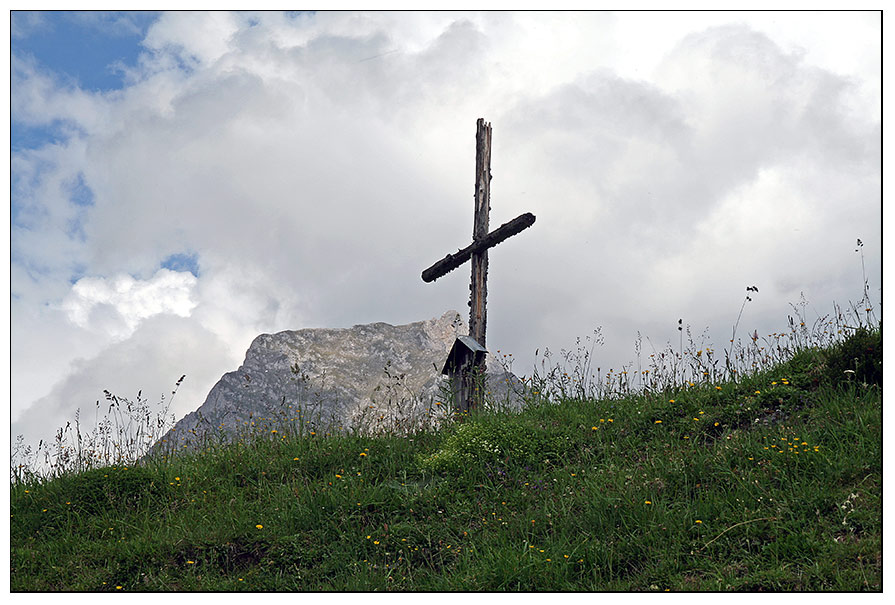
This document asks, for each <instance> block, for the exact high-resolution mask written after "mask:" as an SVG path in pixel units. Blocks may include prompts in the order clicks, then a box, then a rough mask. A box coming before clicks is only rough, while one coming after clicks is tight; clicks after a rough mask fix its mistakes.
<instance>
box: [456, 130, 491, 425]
mask: <svg viewBox="0 0 895 605" xmlns="http://www.w3.org/2000/svg"><path fill="white" fill-rule="evenodd" d="M490 210H491V124H490V123H488V122H485V119H484V118H479V119H478V121H477V122H476V135H475V216H474V218H473V224H472V241H473V243H475V242H478V241H481V240H482V239H484V238H485V237H486V236H487V235H488V218H489V214H490ZM470 261H471V263H472V282H471V283H470V285H469V289H470V296H469V335H470V336H471V337H472V338H474V339H475V341H476V342H478V343H479V344H480V345H481V346H482V347H483V348H484V347H485V346H486V345H485V324H486V322H487V311H486V307H485V303H486V298H487V296H488V248H487V247H486V248H484V249H482V250H481V251H480V252H475V253H473V254H472V257H471V259H470ZM484 377H485V359H484V357H483V358H482V360H481V362H480V363H479V364H470V366H469V367H468V368H467V370H466V371H465V372H464V377H463V378H464V382H465V383H466V384H467V385H468V391H467V398H466V401H464V402H463V403H461V406H462V407H466V408H467V409H474V408H477V407H478V406H479V403H480V402H481V401H482V396H483V395H484V393H481V392H479V391H478V389H479V388H481V384H482V381H483V380H484ZM477 387H478V388H477ZM462 407H461V409H462Z"/></svg>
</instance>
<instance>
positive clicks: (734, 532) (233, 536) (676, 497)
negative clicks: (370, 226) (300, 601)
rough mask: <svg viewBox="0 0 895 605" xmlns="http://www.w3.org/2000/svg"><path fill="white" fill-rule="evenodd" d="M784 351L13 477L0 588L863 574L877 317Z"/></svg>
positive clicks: (566, 378) (564, 377)
mask: <svg viewBox="0 0 895 605" xmlns="http://www.w3.org/2000/svg"><path fill="white" fill-rule="evenodd" d="M708 354H709V353H704V352H702V349H700V351H699V354H698V355H697V354H696V352H695V351H694V352H693V354H692V355H691V358H692V359H693V360H697V359H702V360H704V359H705V357H706V356H707V355H708ZM789 357H790V358H789V359H788V360H787V361H784V362H782V363H774V364H769V365H767V366H766V367H764V369H761V370H759V371H755V372H752V373H751V374H750V373H747V372H742V373H741V374H749V375H747V376H739V377H738V378H737V379H736V380H730V379H728V380H725V381H717V380H713V379H712V377H711V376H709V375H708V373H707V372H703V373H702V376H703V379H702V380H699V381H696V379H695V378H693V379H683V380H677V382H676V383H674V381H672V380H666V381H665V382H664V383H663V384H662V385H661V388H658V387H656V385H655V384H652V386H650V385H649V384H647V385H646V386H645V388H642V389H638V390H637V392H636V393H635V392H630V393H613V394H606V393H602V394H601V396H594V395H593V394H592V393H591V394H590V395H589V394H588V393H587V392H586V391H582V390H581V383H580V382H578V374H576V371H577V372H579V373H580V372H581V371H582V367H581V366H580V365H579V366H577V367H576V368H572V369H571V371H564V372H559V371H557V372H554V373H553V374H552V375H550V374H545V375H543V376H541V383H540V384H539V385H536V389H535V390H537V394H536V395H532V401H530V403H529V405H528V406H527V407H526V408H525V409H524V410H523V411H521V412H518V413H501V412H494V411H492V412H482V413H477V414H474V415H472V416H470V417H467V418H465V419H464V420H463V421H462V422H457V423H453V424H450V425H448V426H446V427H443V428H441V429H439V430H433V431H428V432H418V433H414V434H411V435H404V436H398V435H380V436H363V435H333V436H322V435H316V434H309V433H307V432H305V433H298V432H296V431H294V430H293V431H285V430H284V431H275V430H274V429H269V427H268V428H265V429H263V430H261V429H259V430H256V431H255V432H248V433H246V434H245V435H244V436H243V438H242V439H240V440H239V441H238V442H236V443H232V444H229V445H227V444H217V445H209V447H208V448H206V449H205V450H204V451H203V452H201V453H195V454H183V455H180V456H174V457H171V458H170V459H158V460H155V461H151V462H147V463H145V464H141V465H137V466H132V465H131V466H128V465H124V464H119V465H115V466H111V467H104V468H90V469H88V470H85V471H81V472H69V473H59V476H55V477H54V478H53V479H52V480H39V479H37V478H36V477H34V476H27V477H20V478H19V480H17V481H14V482H13V483H12V485H11V520H10V527H11V532H10V533H11V588H12V590H13V591H57V590H66V591H112V592H115V591H199V590H202V591H272V590H276V591H293V590H341V591H345V590H361V591H368V590H404V591H430V590H435V591H483V590H488V591H497V590H501V591H503V590H526V591H536V590H544V591H547V590H550V591H573V590H574V591H650V590H652V591H665V590H672V591H707V590H712V591H713V590H740V591H756V590H794V591H806V590H810V591H853V590H855V591H857V590H870V591H878V590H881V584H882V561H881V558H882V546H881V542H882V529H881V527H882V505H881V496H882V456H881V448H882V423H881V407H882V388H881V384H882V374H881V357H882V344H881V330H880V329H877V330H874V331H868V330H864V329H861V330H858V331H857V332H856V333H855V334H854V335H853V336H852V337H850V338H849V339H847V340H845V341H843V342H836V343H832V344H831V345H830V346H827V347H825V348H816V347H801V348H800V349H799V351H798V353H796V354H795V356H789ZM728 359H729V358H728ZM578 361H581V360H580V359H579V360H578ZM700 363H702V361H700ZM693 367H696V366H695V365H694V366H693ZM646 372H648V371H644V370H642V369H641V370H640V374H641V376H646V375H647V373H646ZM696 374H699V373H698V372H697V373H696ZM582 375H583V374H582ZM736 376H737V374H736V373H735V372H733V373H731V374H730V377H736ZM610 378H611V377H610ZM673 383H674V384H673ZM576 388H578V390H577V391H576Z"/></svg>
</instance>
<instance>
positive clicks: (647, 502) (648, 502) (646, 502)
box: [643, 500, 652, 504]
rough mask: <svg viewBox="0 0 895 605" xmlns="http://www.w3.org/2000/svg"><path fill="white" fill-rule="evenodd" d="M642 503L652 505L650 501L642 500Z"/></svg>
mask: <svg viewBox="0 0 895 605" xmlns="http://www.w3.org/2000/svg"><path fill="white" fill-rule="evenodd" d="M643 503H644V504H652V501H651V500H644V501H643Z"/></svg>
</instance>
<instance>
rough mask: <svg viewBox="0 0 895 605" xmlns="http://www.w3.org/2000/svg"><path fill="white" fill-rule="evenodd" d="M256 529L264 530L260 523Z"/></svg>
mask: <svg viewBox="0 0 895 605" xmlns="http://www.w3.org/2000/svg"><path fill="white" fill-rule="evenodd" d="M255 527H257V528H258V529H264V526H263V525H261V524H260V523H259V524H258V525H256V526H255Z"/></svg>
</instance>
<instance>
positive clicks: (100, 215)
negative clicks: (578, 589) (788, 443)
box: [10, 12, 882, 441]
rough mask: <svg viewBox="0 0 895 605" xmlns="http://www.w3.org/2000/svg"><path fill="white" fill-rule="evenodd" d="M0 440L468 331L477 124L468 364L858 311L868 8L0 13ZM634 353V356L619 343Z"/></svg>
mask: <svg viewBox="0 0 895 605" xmlns="http://www.w3.org/2000/svg"><path fill="white" fill-rule="evenodd" d="M10 27H11V30H10V35H11V54H12V56H11V96H10V102H11V116H12V122H11V179H12V182H11V192H12V193H11V228H10V237H11V246H10V251H11V259H10V272H11V298H10V305H11V362H10V369H11V395H12V397H11V420H12V434H13V435H18V434H24V435H25V436H26V437H27V438H28V439H29V440H33V441H36V440H37V439H38V438H47V437H51V436H52V434H53V432H54V431H55V429H56V428H57V427H59V426H62V425H63V424H64V423H65V421H66V420H70V419H73V417H74V414H75V410H76V409H77V408H79V407H80V408H81V409H82V410H84V411H90V412H91V415H92V411H93V403H94V402H95V401H96V400H97V399H102V397H103V395H102V392H103V389H109V390H110V391H112V392H113V393H116V394H120V395H124V396H130V397H133V396H134V395H136V392H137V391H138V390H141V389H142V391H143V393H144V394H147V395H148V396H149V397H150V398H152V399H157V398H158V396H160V395H161V394H162V393H169V392H170V390H171V388H172V387H173V384H174V382H175V381H176V380H177V379H178V378H179V377H180V376H181V375H182V374H186V376H187V378H186V380H185V381H184V383H183V386H182V387H181V389H180V391H179V392H178V395H177V398H176V400H175V406H174V410H175V412H176V414H177V417H178V418H179V417H181V416H182V415H183V414H185V413H186V412H189V411H192V410H194V409H195V408H196V407H198V406H199V405H200V404H201V403H202V402H203V401H204V399H205V396H206V395H207V393H208V391H209V389H210V388H211V387H212V385H213V384H214V383H215V382H216V381H217V380H218V379H219V378H220V377H221V375H222V374H224V373H225V372H228V371H231V370H234V369H236V368H237V367H238V365H239V364H240V363H241V362H242V360H243V358H244V355H245V351H246V349H247V348H248V346H249V344H250V343H251V341H252V339H253V338H254V337H256V336H257V335H259V334H261V333H271V332H277V331H280V330H289V329H300V328H305V327H348V326H351V325H354V324H360V323H369V322H376V321H384V322H388V323H392V324H403V323H409V322H413V321H419V320H423V319H428V318H432V317H437V316H440V315H441V314H442V313H443V312H444V311H446V310H448V309H456V310H458V311H460V312H461V313H463V314H464V315H465V314H466V312H467V306H466V303H467V300H468V293H469V291H468V282H469V270H468V265H467V266H464V267H463V268H461V269H458V270H456V271H454V272H453V273H451V274H449V275H448V276H446V277H443V278H441V279H439V280H438V281H437V282H435V283H434V284H426V283H424V282H423V281H422V280H421V279H420V273H421V271H422V270H423V269H425V268H426V267H428V266H429V265H430V264H432V263H433V262H434V261H436V260H438V259H440V258H442V257H443V256H444V255H445V254H447V253H448V252H454V251H456V250H457V249H458V248H461V247H464V246H466V245H467V244H468V243H469V241H470V239H471V232H472V211H473V188H474V169H475V166H474V164H475V123H476V119H477V118H479V117H484V118H485V119H486V120H488V121H489V122H491V124H492V127H493V151H492V173H493V181H492V184H491V191H492V201H491V207H492V211H491V225H492V228H493V227H496V226H499V225H500V224H502V223H504V222H506V221H508V220H510V219H512V218H514V217H516V216H518V215H519V214H521V213H523V212H533V213H534V214H535V215H536V216H537V222H536V223H535V225H534V226H533V227H532V228H531V229H529V230H526V231H524V232H523V233H522V234H520V235H518V236H515V237H513V238H511V239H509V240H507V241H506V242H504V243H502V244H500V245H499V246H498V247H497V248H495V249H494V250H492V251H491V254H490V274H489V282H488V312H489V313H488V345H489V348H490V349H491V350H492V351H496V350H498V349H499V350H500V351H501V352H503V353H512V355H513V356H514V359H515V363H514V365H513V369H514V370H515V371H516V373H517V374H521V375H530V374H531V371H532V369H533V367H534V365H535V363H536V361H538V359H539V358H537V357H536V356H535V351H536V350H538V351H543V350H544V348H545V347H549V348H550V349H551V350H553V351H556V352H559V350H560V349H563V348H566V349H574V348H575V339H576V337H582V338H583V337H586V336H588V335H590V334H592V333H593V331H594V329H596V328H601V329H602V334H603V337H604V342H605V344H604V345H603V346H602V347H601V348H598V349H597V350H596V351H595V355H596V356H597V357H596V359H595V362H594V365H595V366H600V367H602V368H603V370H604V371H605V370H607V369H608V368H615V369H620V368H621V366H622V365H623V364H627V363H630V362H631V361H632V360H633V359H634V355H635V353H634V342H635V340H636V338H637V334H638V331H639V332H640V333H641V334H642V335H643V337H644V338H647V337H648V338H649V339H650V342H651V343H652V344H653V345H654V346H655V347H656V348H657V349H658V348H662V347H664V345H665V343H666V342H668V341H674V342H677V336H678V333H677V324H678V319H682V320H683V322H684V325H685V326H690V327H691V328H692V332H693V334H694V335H697V336H698V335H701V334H702V333H703V332H704V331H705V330H706V329H708V334H709V335H710V338H711V341H712V342H713V344H714V345H715V346H716V347H717V348H719V349H720V348H722V347H723V346H724V345H725V344H726V341H727V339H728V338H729V337H730V333H731V330H732V327H733V324H734V322H735V321H736V318H737V314H738V312H739V310H740V307H741V305H742V303H743V300H744V296H745V294H746V291H745V288H746V286H751V285H755V286H758V287H759V289H760V291H759V293H758V294H756V295H754V296H752V298H753V301H752V302H751V303H749V304H748V305H747V306H746V308H745V310H744V312H743V318H742V320H741V322H740V330H741V332H740V334H745V333H747V332H749V333H751V332H752V331H753V330H757V331H758V332H759V334H762V335H765V334H770V333H772V332H776V331H784V330H785V328H786V324H787V315H788V314H791V313H792V307H791V306H790V304H791V303H792V304H797V303H799V301H800V297H801V295H802V293H804V297H805V299H806V300H807V301H808V302H809V303H810V305H809V307H808V308H809V313H810V314H811V317H812V318H816V317H817V316H819V315H826V314H828V313H830V312H831V311H832V303H833V302H837V303H839V304H842V305H847V304H848V302H849V301H857V300H858V299H860V297H861V295H862V287H863V283H862V280H863V278H862V272H861V260H860V257H859V255H858V254H856V252H855V247H856V245H855V244H856V240H857V239H858V238H860V239H861V240H862V241H863V243H864V247H863V251H864V257H865V263H866V272H867V278H868V280H869V283H870V287H871V292H872V294H873V296H874V300H875V301H878V300H880V298H881V281H882V273H881V259H882V252H881V245H882V219H881V210H882V201H881V179H882V169H881V151H882V134H881V133H882V131H881V86H882V83H881V81H882V72H881V59H882V55H881V53H882V50H881V19H880V15H879V13H873V12H864V13H860V12H818V13H812V12H799V13H786V12H773V13H760V12H748V13H735V12H723V13H714V12H698V13H690V12H674V13H658V12H628V13H621V14H612V13H602V12H591V13H536V12H526V13H518V14H515V13H502V12H501V13H471V14H466V13H412V12H403V13H397V14H389V13H373V14H360V13H353V12H341V13H335V14H306V13H305V14H284V13H277V12H264V13H257V14H256V13H213V12H203V13H195V14H194V13H187V12H180V13H173V14H167V13H164V14H157V13H145V14H143V13H120V14H110V13H101V12H91V13H83V14H82V13H68V12H54V13H40V12H13V13H12V18H11V25H10ZM644 347H645V348H646V349H647V351H646V352H647V353H648V352H649V350H648V345H647V344H646V343H644Z"/></svg>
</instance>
